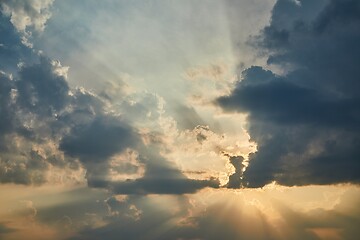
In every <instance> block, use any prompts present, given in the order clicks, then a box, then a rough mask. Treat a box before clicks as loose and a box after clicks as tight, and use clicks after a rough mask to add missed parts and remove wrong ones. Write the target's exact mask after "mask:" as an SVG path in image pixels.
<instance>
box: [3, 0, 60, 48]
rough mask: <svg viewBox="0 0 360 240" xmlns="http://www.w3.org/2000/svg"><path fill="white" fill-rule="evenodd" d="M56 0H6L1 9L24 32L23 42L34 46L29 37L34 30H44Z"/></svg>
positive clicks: (18, 29)
mask: <svg viewBox="0 0 360 240" xmlns="http://www.w3.org/2000/svg"><path fill="white" fill-rule="evenodd" d="M53 1H54V0H40V1H37V0H30V1H21V0H4V1H2V2H1V11H2V13H3V14H4V15H6V16H8V17H10V21H11V23H12V24H13V25H14V27H15V28H16V30H17V31H18V32H20V33H21V34H22V43H23V44H24V45H26V46H28V47H32V44H31V42H30V41H29V38H30V37H31V35H32V32H33V31H34V32H42V31H44V29H45V24H46V22H47V20H48V19H49V18H50V17H51V13H50V9H49V8H50V7H51V5H52V3H53Z"/></svg>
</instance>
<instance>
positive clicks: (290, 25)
mask: <svg viewBox="0 0 360 240" xmlns="http://www.w3.org/2000/svg"><path fill="white" fill-rule="evenodd" d="M359 15H360V4H359V2H358V1H353V0H346V1H338V0H332V1H316V2H313V1H307V0H304V1H299V4H297V3H296V2H294V1H289V0H279V1H278V2H277V3H276V4H275V6H274V9H273V11H272V18H271V22H270V25H269V26H267V27H265V28H264V29H263V31H262V32H261V34H260V35H258V36H257V37H253V38H252V44H253V45H254V46H256V47H257V48H258V49H259V51H262V52H264V53H266V54H268V56H269V57H268V64H271V66H275V67H277V68H280V69H282V71H283V72H284V74H281V75H278V74H275V73H273V72H272V71H270V70H265V69H263V68H262V67H259V66H253V67H251V68H248V69H246V70H245V71H243V72H242V78H241V80H240V81H239V82H238V83H237V84H236V86H235V88H234V90H233V91H232V93H231V94H230V95H228V96H223V97H220V98H218V99H217V104H219V105H220V106H221V107H222V108H223V109H224V110H225V111H236V112H244V113H247V114H248V131H249V133H250V136H251V139H252V140H253V141H255V142H256V143H257V144H258V151H257V152H256V153H254V154H251V155H250V161H249V166H248V167H247V169H246V171H245V172H244V179H243V182H244V183H245V185H247V186H249V187H262V186H264V185H266V184H268V183H270V182H272V181H276V182H278V183H279V184H283V185H288V186H292V185H308V184H334V183H343V182H351V183H359V182H360V175H359V172H360V168H359V167H360V164H359V161H358V159H359V156H360V151H359V147H360V145H359V142H360V141H359V140H360V139H359V132H360V131H359V130H360V129H359V126H358V122H359V121H360V117H359V116H360V111H359V108H358V106H359V104H360V98H359V96H358V91H359V90H360V85H359V81H358V78H359V76H360V71H359V68H358V67H357V65H359V63H360V62H359V56H360V48H359V46H358V44H357V42H358V41H359V40H360V31H359V29H360V28H359V26H360V19H359ZM285 19H286V21H285Z"/></svg>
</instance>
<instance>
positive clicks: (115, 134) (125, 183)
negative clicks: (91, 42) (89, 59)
mask: <svg viewBox="0 0 360 240" xmlns="http://www.w3.org/2000/svg"><path fill="white" fill-rule="evenodd" d="M4 4H5V3H4ZM6 4H8V2H6ZM40 5H41V4H40ZM40 5H39V6H38V7H40V8H41V7H43V5H41V6H40ZM46 6H48V5H46ZM39 21H40V20H39ZM5 22H6V21H5ZM34 24H35V23H34ZM7 27H8V26H7ZM0 30H1V29H0ZM13 44H17V45H18V46H22V44H20V42H13ZM21 50H22V48H20V49H18V51H21ZM11 54H12V53H11ZM15 55H16V54H14V56H15ZM14 59H16V60H14V61H19V59H18V58H17V57H16V56H15V58H14ZM33 59H36V60H33ZM26 60H29V62H27V61H26ZM10 69H11V68H9V71H10ZM13 69H16V70H15V71H14V72H13V71H11V74H8V73H6V72H4V71H1V72H0V79H1V82H0V86H1V90H0V100H2V101H1V103H0V112H1V114H2V118H1V120H0V130H2V131H1V135H0V151H1V153H2V154H1V158H0V173H1V176H0V182H2V183H17V184H26V185H41V184H44V183H48V182H51V183H55V182H57V181H60V182H62V181H64V180H65V179H68V180H70V181H74V183H75V184H76V183H78V182H79V181H81V178H83V177H84V176H83V175H82V174H83V171H84V170H85V171H86V175H85V179H86V181H87V183H88V185H89V186H91V187H97V188H107V189H109V190H113V191H114V192H116V193H119V194H151V193H159V194H184V193H190V192H191V193H192V192H195V191H196V190H199V189H202V188H205V187H218V185H219V184H218V181H217V180H214V179H209V180H193V179H188V178H187V177H186V176H185V175H183V174H182V173H181V171H180V170H179V169H178V168H177V166H176V165H175V164H172V163H171V162H170V161H169V160H168V159H166V158H164V156H163V155H162V154H161V153H160V149H161V146H160V145H159V144H160V143H155V142H156V141H155V142H154V141H153V139H152V140H151V141H150V142H148V143H145V142H143V139H144V135H146V134H152V132H151V131H153V130H151V129H154V128H155V129H156V128H159V129H162V130H163V127H162V126H161V125H162V124H164V122H166V121H167V120H166V119H164V117H163V113H164V109H163V99H161V98H160V97H159V96H157V95H156V94H150V93H143V94H140V93H132V94H131V95H127V93H126V92H124V93H123V96H117V97H116V98H113V96H111V94H113V93H112V92H111V91H110V92H109V91H108V92H107V94H106V96H105V97H102V96H101V95H97V94H96V93H93V92H90V91H87V90H86V89H84V88H71V87H70V86H69V83H68V81H67V71H68V69H69V68H68V67H64V66H62V65H61V64H60V62H59V61H54V60H51V59H49V58H47V57H45V56H43V55H36V54H34V53H33V54H31V58H30V59H24V62H21V63H20V64H18V66H17V67H13ZM159 126H160V127H159ZM144 128H146V129H150V132H149V131H145V132H146V133H143V132H141V131H140V129H144ZM159 134H160V135H162V134H164V133H163V132H159ZM149 144H150V145H149ZM147 145H149V146H147ZM128 151H134V152H136V154H135V155H134V156H135V157H134V156H133V157H132V158H131V157H129V156H128V157H126V156H125V155H126V154H125V153H126V152H128ZM121 154H123V155H124V154H125V155H124V156H125V157H124V156H122V157H120V158H119V156H121ZM117 158H119V159H118V160H119V161H120V163H116V159H117ZM114 161H115V162H114ZM74 175H75V176H74ZM76 175H77V176H76ZM70 176H71V177H70ZM120 176H122V177H125V178H124V179H121V177H120ZM127 177H130V178H127ZM119 179H121V180H119ZM83 180H84V179H83Z"/></svg>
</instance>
